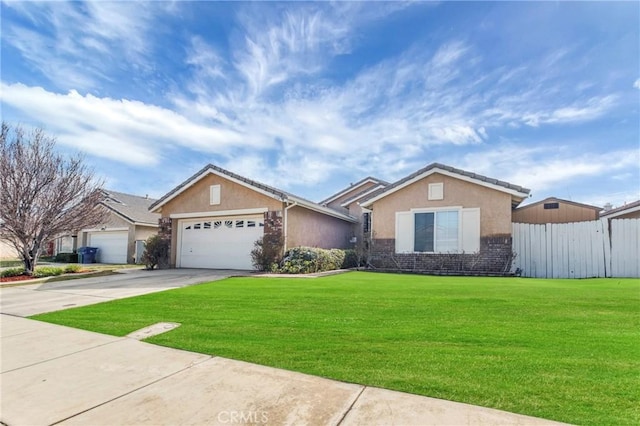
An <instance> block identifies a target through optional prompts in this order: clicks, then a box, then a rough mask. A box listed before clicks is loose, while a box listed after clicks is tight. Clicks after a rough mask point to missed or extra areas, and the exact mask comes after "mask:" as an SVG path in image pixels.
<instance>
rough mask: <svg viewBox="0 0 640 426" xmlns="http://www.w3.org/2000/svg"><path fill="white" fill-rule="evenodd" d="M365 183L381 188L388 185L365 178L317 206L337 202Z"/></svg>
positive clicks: (371, 177)
mask: <svg viewBox="0 0 640 426" xmlns="http://www.w3.org/2000/svg"><path fill="white" fill-rule="evenodd" d="M367 183H373V184H378V185H382V186H387V185H389V182H385V181H383V180H382V179H378V178H374V177H373V176H367V177H366V178H364V179H361V180H359V181H358V182H356V183H352V184H351V185H349V186H348V187H347V188H344V189H342V190H340V191H338V192H336V193H335V194H333V195H331V196H330V197H329V198H326V199H324V200H322V201H320V203H319V204H322V205H325V204H329V203H330V202H332V201H335V200H337V199H338V198H340V197H342V196H343V195H346V194H348V193H349V192H352V191H354V190H356V189H358V188H359V187H361V186H363V185H365V184H367ZM351 202H353V201H351Z"/></svg>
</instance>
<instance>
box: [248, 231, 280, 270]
mask: <svg viewBox="0 0 640 426" xmlns="http://www.w3.org/2000/svg"><path fill="white" fill-rule="evenodd" d="M283 245H284V244H283V242H282V237H280V236H279V235H276V234H265V235H264V236H263V237H262V238H259V239H258V240H256V242H255V243H253V250H251V263H252V264H253V267H254V268H255V269H256V271H271V272H277V270H278V261H279V260H280V254H281V253H282V248H283Z"/></svg>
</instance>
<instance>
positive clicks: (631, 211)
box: [600, 200, 640, 219]
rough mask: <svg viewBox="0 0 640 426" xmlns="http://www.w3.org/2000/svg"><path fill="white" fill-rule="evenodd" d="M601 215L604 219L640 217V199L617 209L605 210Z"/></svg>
mask: <svg viewBox="0 0 640 426" xmlns="http://www.w3.org/2000/svg"><path fill="white" fill-rule="evenodd" d="M600 217H601V218H603V219H638V218H640V200H638V201H634V202H632V203H629V204H625V205H624V206H620V207H616V208H615V209H610V210H605V211H603V212H601V213H600Z"/></svg>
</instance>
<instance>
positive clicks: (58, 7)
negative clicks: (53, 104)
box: [3, 2, 161, 89]
mask: <svg viewBox="0 0 640 426" xmlns="http://www.w3.org/2000/svg"><path fill="white" fill-rule="evenodd" d="M4 4H6V5H7V6H8V7H11V8H13V9H14V10H15V11H16V12H18V13H20V14H22V15H23V16H25V17H27V18H28V19H29V20H31V21H32V22H33V23H36V24H37V25H38V26H39V27H40V28H43V29H44V30H40V31H39V32H35V31H33V30H31V29H29V28H28V27H27V26H24V25H20V24H18V23H17V22H15V21H14V22H7V23H6V24H5V23H4V22H3V26H4V28H3V39H5V40H6V41H7V42H8V43H9V44H11V45H12V46H13V47H15V48H16V49H17V50H19V51H20V53H21V54H22V56H23V57H24V58H25V59H26V60H27V61H29V62H31V63H32V64H33V65H34V66H35V67H36V68H38V69H39V71H40V72H41V73H42V75H43V76H45V77H46V78H48V79H49V80H50V81H52V82H53V83H54V84H56V85H57V86H58V87H61V88H65V89H72V88H73V89H93V88H95V86H96V85H97V84H98V82H99V81H100V80H109V77H108V76H107V74H105V70H107V69H113V68H117V67H121V66H123V64H126V65H127V66H133V67H136V68H137V69H138V70H140V69H143V68H146V67H147V66H148V65H147V61H148V55H149V53H150V40H151V35H150V30H151V29H152V25H153V18H154V16H155V13H157V12H159V11H160V10H161V9H160V8H158V7H155V5H154V7H150V5H149V4H148V3H145V2H135V3H128V2H84V3H79V2H6V3H4Z"/></svg>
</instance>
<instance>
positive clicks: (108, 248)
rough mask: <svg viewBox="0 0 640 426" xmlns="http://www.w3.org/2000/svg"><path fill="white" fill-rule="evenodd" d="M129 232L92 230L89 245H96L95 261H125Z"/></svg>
mask: <svg viewBox="0 0 640 426" xmlns="http://www.w3.org/2000/svg"><path fill="white" fill-rule="evenodd" d="M128 241H129V234H128V233H127V232H126V231H124V232H109V231H104V232H92V233H90V234H89V239H88V242H89V244H88V245H89V246H90V247H97V248H98V253H97V259H96V260H97V261H98V262H100V263H127V245H128Z"/></svg>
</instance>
